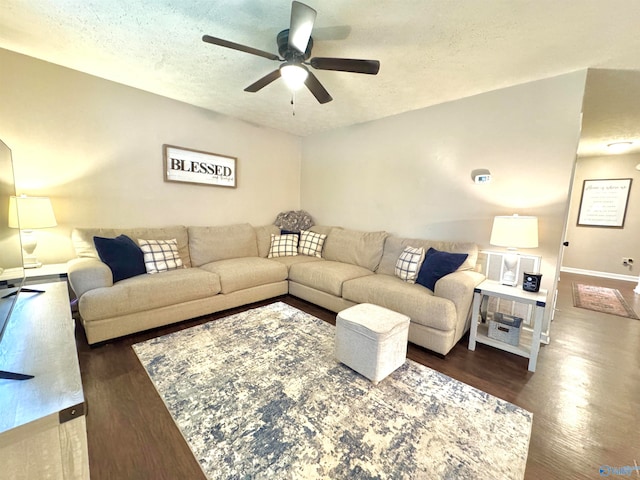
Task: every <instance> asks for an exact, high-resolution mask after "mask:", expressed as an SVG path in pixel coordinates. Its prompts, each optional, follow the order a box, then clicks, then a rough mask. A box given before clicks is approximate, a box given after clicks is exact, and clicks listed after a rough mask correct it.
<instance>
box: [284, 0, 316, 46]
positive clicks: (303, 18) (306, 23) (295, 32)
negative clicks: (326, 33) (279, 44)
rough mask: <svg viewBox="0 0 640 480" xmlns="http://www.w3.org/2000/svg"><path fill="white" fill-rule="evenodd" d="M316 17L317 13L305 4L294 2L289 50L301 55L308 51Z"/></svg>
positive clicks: (292, 5)
mask: <svg viewBox="0 0 640 480" xmlns="http://www.w3.org/2000/svg"><path fill="white" fill-rule="evenodd" d="M316 15H317V12H316V11H315V10H314V9H313V8H311V7H309V6H307V5H305V4H304V3H300V2H293V3H292V4H291V22H290V25H289V48H294V49H296V50H297V51H299V52H300V53H304V52H305V51H306V50H307V45H308V44H309V39H310V38H311V30H313V24H314V22H315V21H316Z"/></svg>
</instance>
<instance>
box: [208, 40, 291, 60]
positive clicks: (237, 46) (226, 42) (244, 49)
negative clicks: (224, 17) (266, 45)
mask: <svg viewBox="0 0 640 480" xmlns="http://www.w3.org/2000/svg"><path fill="white" fill-rule="evenodd" d="M202 41H203V42H207V43H213V44H214V45H219V46H221V47H227V48H231V49H233V50H239V51H241V52H246V53H250V54H252V55H258V56H259V57H264V58H268V59H269V60H280V57H278V56H277V55H275V54H273V53H269V52H265V51H264V50H258V49H257V48H252V47H247V46H246V45H240V44H239V43H234V42H230V41H229V40H223V39H222V38H216V37H212V36H211V35H203V37H202Z"/></svg>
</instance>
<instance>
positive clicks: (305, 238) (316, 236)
mask: <svg viewBox="0 0 640 480" xmlns="http://www.w3.org/2000/svg"><path fill="white" fill-rule="evenodd" d="M326 238H327V236H326V235H324V234H320V233H316V232H311V231H309V230H302V231H301V232H300V243H299V244H298V253H299V254H300V255H309V256H310V257H322V246H323V245H324V241H325V239H326Z"/></svg>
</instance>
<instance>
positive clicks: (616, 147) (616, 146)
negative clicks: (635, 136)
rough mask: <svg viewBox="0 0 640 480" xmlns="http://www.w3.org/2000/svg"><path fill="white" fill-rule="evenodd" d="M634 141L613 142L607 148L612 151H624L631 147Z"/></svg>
mask: <svg viewBox="0 0 640 480" xmlns="http://www.w3.org/2000/svg"><path fill="white" fill-rule="evenodd" d="M631 145H633V142H630V141H624V142H613V143H609V144H607V148H608V149H609V151H610V152H611V153H623V152H626V151H627V150H629V149H630V148H631Z"/></svg>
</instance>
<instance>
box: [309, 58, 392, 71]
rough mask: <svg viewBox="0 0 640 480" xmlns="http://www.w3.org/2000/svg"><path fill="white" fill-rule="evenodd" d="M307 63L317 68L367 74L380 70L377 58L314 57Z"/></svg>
mask: <svg viewBox="0 0 640 480" xmlns="http://www.w3.org/2000/svg"><path fill="white" fill-rule="evenodd" d="M309 63H310V64H311V66H312V67H313V68H317V69H318V70H338V71H340V72H353V73H366V74H368V75H376V74H377V73H378V72H379V71H380V62H379V61H378V60H355V59H353V58H324V57H314V58H312V59H311V61H310V62H309Z"/></svg>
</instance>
